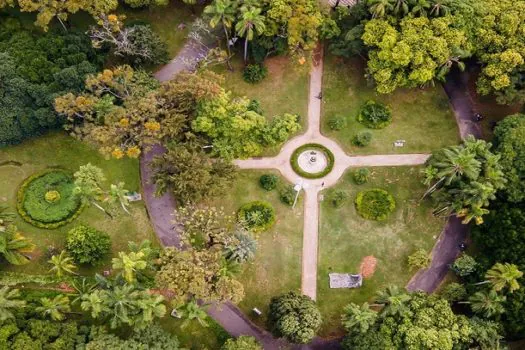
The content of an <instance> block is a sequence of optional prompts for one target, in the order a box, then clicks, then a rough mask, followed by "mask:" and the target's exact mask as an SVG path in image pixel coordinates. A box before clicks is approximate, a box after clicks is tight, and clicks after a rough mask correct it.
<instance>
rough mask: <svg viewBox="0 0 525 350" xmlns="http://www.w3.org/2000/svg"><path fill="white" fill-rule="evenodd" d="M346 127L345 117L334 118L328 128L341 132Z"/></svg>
mask: <svg viewBox="0 0 525 350" xmlns="http://www.w3.org/2000/svg"><path fill="white" fill-rule="evenodd" d="M345 126H346V119H345V118H343V117H333V118H330V120H329V121H328V127H329V128H330V130H334V131H339V130H342V129H344V127H345Z"/></svg>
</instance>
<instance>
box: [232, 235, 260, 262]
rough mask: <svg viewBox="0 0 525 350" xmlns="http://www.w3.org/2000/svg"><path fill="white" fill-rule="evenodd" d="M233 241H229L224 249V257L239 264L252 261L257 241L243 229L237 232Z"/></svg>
mask: <svg viewBox="0 0 525 350" xmlns="http://www.w3.org/2000/svg"><path fill="white" fill-rule="evenodd" d="M234 237H235V238H236V239H235V240H233V241H230V242H229V243H227V244H226V246H225V247H224V256H225V257H226V259H227V260H230V261H235V262H237V263H239V264H242V263H245V262H247V261H250V260H253V259H254V258H255V252H256V251H257V241H256V240H255V238H253V236H252V235H251V234H250V232H249V231H246V230H244V229H242V230H237V232H235V234H234Z"/></svg>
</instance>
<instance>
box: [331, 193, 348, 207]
mask: <svg viewBox="0 0 525 350" xmlns="http://www.w3.org/2000/svg"><path fill="white" fill-rule="evenodd" d="M329 200H330V203H332V205H333V206H334V207H335V208H341V207H342V206H343V205H344V204H345V203H346V202H347V201H348V192H346V191H342V190H337V191H331V192H330V194H329Z"/></svg>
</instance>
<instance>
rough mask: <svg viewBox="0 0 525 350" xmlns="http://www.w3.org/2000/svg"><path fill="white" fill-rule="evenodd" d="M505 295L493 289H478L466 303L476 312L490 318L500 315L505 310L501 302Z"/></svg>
mask: <svg viewBox="0 0 525 350" xmlns="http://www.w3.org/2000/svg"><path fill="white" fill-rule="evenodd" d="M505 299H506V297H505V296H501V295H498V293H496V291H495V290H494V289H491V290H490V291H488V292H485V291H479V292H476V293H474V294H473V295H472V296H471V297H470V298H469V299H468V300H469V301H468V302H467V303H468V304H470V307H471V308H472V311H474V312H475V313H477V314H480V315H482V316H484V317H486V318H492V317H496V316H499V315H501V314H502V313H504V312H505V308H504V307H503V302H504V301H505Z"/></svg>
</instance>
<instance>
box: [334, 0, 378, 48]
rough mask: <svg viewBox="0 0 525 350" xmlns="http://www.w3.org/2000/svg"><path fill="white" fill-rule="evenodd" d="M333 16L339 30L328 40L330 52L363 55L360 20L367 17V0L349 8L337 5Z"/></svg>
mask: <svg viewBox="0 0 525 350" xmlns="http://www.w3.org/2000/svg"><path fill="white" fill-rule="evenodd" d="M333 17H334V20H335V21H336V23H337V26H338V27H339V29H340V32H339V34H338V35H336V36H334V37H333V38H332V39H331V40H330V44H329V46H328V49H329V50H330V52H331V53H332V54H334V55H336V56H343V57H352V56H356V55H363V54H364V53H365V45H364V43H363V40H361V37H362V36H363V32H364V24H362V22H363V20H364V19H366V18H367V17H368V11H367V2H366V1H359V2H357V3H355V4H354V5H353V6H351V7H350V8H345V7H343V6H338V7H337V8H336V11H335V14H334V16H333Z"/></svg>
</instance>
